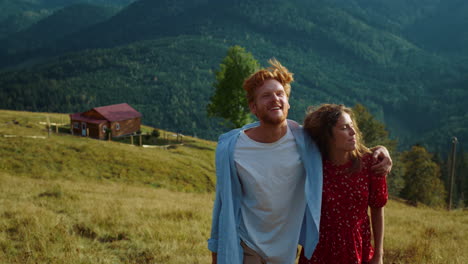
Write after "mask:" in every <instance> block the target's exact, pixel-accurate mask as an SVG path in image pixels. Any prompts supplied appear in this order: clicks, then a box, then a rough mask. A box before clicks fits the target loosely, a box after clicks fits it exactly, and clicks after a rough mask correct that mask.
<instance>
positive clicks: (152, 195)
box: [0, 110, 468, 264]
mask: <svg viewBox="0 0 468 264" xmlns="http://www.w3.org/2000/svg"><path fill="white" fill-rule="evenodd" d="M46 116H49V119H50V121H51V122H64V120H67V119H66V116H65V115H61V114H47V113H30V112H15V111H3V110H2V111H0V154H1V157H2V158H1V159H0V204H2V206H1V207H0V249H1V250H0V263H11V264H14V263H18V264H19V263H21V264H29V263H31V264H32V263H51V264H59V263H60V264H62V263H70V264H79V263H97V264H101V263H102V264H104V263H109V264H110V263H112V264H116V263H122V264H123V263H125V264H133V263H134V264H142V263H148V264H149V263H153V264H156V263H165V264H180V263H200V264H202V263H209V261H210V254H209V252H208V250H207V248H206V240H207V238H208V237H209V232H210V225H211V209H212V204H213V197H214V194H213V192H212V191H213V188H214V187H213V183H214V179H213V177H214V168H213V163H214V162H213V158H214V157H213V152H214V147H215V143H213V142H208V141H202V140H198V139H193V138H188V139H187V140H186V142H187V143H185V144H184V145H183V146H177V147H176V148H172V149H168V150H162V149H144V148H139V147H132V146H129V145H125V144H122V143H116V142H107V141H98V140H92V139H87V138H81V137H76V136H71V135H65V134H63V135H56V134H52V135H51V137H50V138H45V139H33V138H26V137H16V138H11V137H4V135H12V134H16V135H18V136H32V135H36V136H45V137H47V133H46V131H44V126H43V125H41V124H38V122H43V121H45V120H46ZM145 129H149V128H145ZM467 224H468V212H467V211H453V212H450V213H448V212H446V211H444V210H436V209H429V208H425V207H417V208H416V207H410V206H407V205H405V204H404V203H403V202H401V201H396V200H390V201H389V203H388V205H387V207H386V236H385V263H394V264H407V263H428V264H439V263H440V264H446V263H451V264H462V263H467V261H468V252H467V251H466V248H467V247H468V239H466V237H468V230H467V229H466V225H467Z"/></svg>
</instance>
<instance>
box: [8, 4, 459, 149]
mask: <svg viewBox="0 0 468 264" xmlns="http://www.w3.org/2000/svg"><path fill="white" fill-rule="evenodd" d="M455 1H456V0H448V1H444V2H442V1H436V0H425V1H424V3H425V4H427V5H422V4H417V2H415V1H410V0H398V1H392V2H386V1H365V0H353V1H351V0H350V1H338V0H334V1H321V0H308V1H305V0H292V1H267V0H257V1H253V0H237V1H234V0H224V1H214V0H196V1H188V0H176V1H169V0H162V1H152V0H140V1H137V2H134V3H132V4H130V5H129V6H127V7H126V8H125V9H123V10H121V11H120V12H119V13H117V14H116V15H114V16H112V17H110V18H109V19H107V20H105V21H103V22H101V23H95V24H93V25H91V26H89V27H86V28H83V29H82V30H77V31H75V32H74V33H71V34H69V35H64V36H62V37H61V38H57V39H56V40H55V41H53V43H52V44H50V45H47V47H46V48H41V49H36V50H32V51H31V50H28V51H26V52H25V53H23V54H18V55H15V56H10V57H6V58H5V57H4V58H3V59H2V60H3V61H4V62H7V63H8V61H10V62H15V63H18V62H21V63H23V65H31V64H28V63H27V62H28V61H29V62H31V61H32V62H34V60H35V59H36V58H37V57H50V58H53V59H52V60H50V61H49V62H45V63H40V64H37V65H35V66H31V67H29V68H24V69H17V70H13V69H12V68H10V69H8V68H4V69H3V73H1V74H0V87H2V90H0V94H1V96H2V98H8V100H4V101H2V102H1V104H0V107H1V108H8V109H29V110H35V111H38V110H41V111H42V110H47V111H62V112H64V111H78V110H83V108H85V109H86V108H87V107H89V106H94V105H103V104H110V103H118V102H122V100H126V101H128V102H129V103H131V104H136V105H137V107H136V108H137V110H139V111H141V112H142V113H143V115H144V118H147V120H149V124H152V125H155V126H158V127H161V128H167V129H171V130H174V131H178V132H182V133H186V134H197V135H198V136H201V137H205V138H210V139H214V138H215V137H216V135H218V134H219V133H221V132H222V131H224V130H226V128H223V127H219V126H218V124H217V120H211V119H208V117H207V116H206V111H205V109H206V104H207V102H208V100H209V97H210V95H211V94H212V93H213V88H212V83H213V81H214V71H216V69H218V64H219V63H220V62H221V60H222V58H223V57H224V55H225V52H226V50H227V48H228V47H229V46H232V45H241V46H243V47H245V48H246V49H247V50H248V51H250V52H252V53H253V55H254V56H255V57H256V58H257V59H258V60H259V61H260V62H261V64H262V65H266V60H267V59H269V58H271V57H276V58H278V59H279V60H280V61H281V62H282V63H284V65H286V66H287V67H288V68H289V69H290V70H291V71H292V72H294V73H295V78H296V82H295V83H293V92H292V96H291V105H292V109H291V111H290V115H291V118H293V119H296V120H298V121H301V120H302V118H303V115H304V112H305V109H306V108H307V106H308V105H311V104H319V103H322V102H335V103H345V104H347V105H354V104H355V103H357V102H359V103H362V104H364V105H365V106H366V107H367V108H369V109H370V110H371V112H372V113H373V114H374V115H375V116H376V117H377V118H378V119H380V120H382V121H384V122H385V123H386V124H387V127H388V128H389V130H390V132H391V135H392V136H393V137H395V138H398V139H399V141H400V143H401V145H402V146H403V147H406V146H408V145H411V144H415V143H421V142H420V141H421V140H424V142H422V143H424V144H428V146H429V148H430V149H432V150H437V151H444V150H445V149H446V146H445V144H444V143H443V142H444V140H448V141H450V137H451V135H452V134H453V135H458V136H459V139H464V138H467V135H468V133H467V132H466V126H465V124H464V123H460V122H456V121H450V120H463V117H464V115H465V112H466V111H464V110H463V103H462V102H463V100H466V99H468V98H467V96H468V95H467V89H466V87H467V84H468V82H467V80H468V79H467V76H466V70H467V68H468V67H467V64H466V58H468V56H467V54H466V53H465V52H464V50H463V49H462V50H460V52H459V53H457V54H458V56H453V54H450V55H448V54H447V53H446V52H444V51H442V50H440V52H439V51H438V52H434V49H432V48H429V46H428V45H422V42H421V41H422V40H423V39H424V38H423V37H422V36H423V35H424V34H423V33H422V30H419V29H417V28H419V27H420V25H422V24H421V21H424V20H425V19H429V18H430V17H432V16H434V14H437V13H447V12H446V11H443V7H447V8H448V6H449V5H451V4H452V3H455ZM259 6H261V7H262V8H258V7H259ZM408 7H418V8H415V9H414V10H413V9H410V8H408ZM447 10H452V9H447ZM386 12H387V13H386ZM455 16H456V18H453V19H454V20H456V21H461V22H463V21H464V20H463V18H464V16H463V12H459V13H456V15H455ZM433 23H437V21H434V22H433ZM441 27H442V25H441ZM457 30H458V31H460V33H459V34H458V35H457V34H455V36H456V37H460V38H456V39H454V40H453V42H454V43H457V42H460V43H464V42H463V41H464V40H463V36H464V35H463V34H464V31H461V27H459V28H456V29H454V32H458V31H457ZM441 31H444V30H441ZM409 36H412V37H409ZM66 53H68V54H67V55H64V54H66ZM36 63H37V62H36ZM4 66H10V67H11V66H13V64H10V65H8V64H6V65H4ZM47 94H50V96H46V95H47ZM461 142H464V140H461Z"/></svg>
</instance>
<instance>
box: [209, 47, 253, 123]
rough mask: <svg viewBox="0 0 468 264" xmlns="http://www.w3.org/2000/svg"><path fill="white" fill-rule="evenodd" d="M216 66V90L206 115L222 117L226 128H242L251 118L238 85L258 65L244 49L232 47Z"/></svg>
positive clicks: (244, 97) (240, 86) (242, 91)
mask: <svg viewBox="0 0 468 264" xmlns="http://www.w3.org/2000/svg"><path fill="white" fill-rule="evenodd" d="M219 67H220V69H219V70H218V71H217V72H216V82H215V83H214V87H215V89H216V90H215V93H214V95H213V96H212V97H211V100H210V103H209V104H208V107H207V111H208V114H209V115H210V116H214V117H221V118H223V119H224V120H225V121H226V123H227V124H226V125H228V126H231V127H240V126H243V125H245V124H246V123H248V122H250V121H251V115H250V111H249V107H248V104H247V99H246V96H245V92H244V90H243V89H242V84H243V83H244V80H245V79H246V78H247V77H248V76H249V75H251V74H252V73H253V72H255V71H256V70H257V69H258V68H259V63H258V62H257V60H255V58H254V57H253V56H252V54H251V53H249V52H246V51H245V49H244V48H242V47H240V46H233V47H230V48H229V50H228V52H227V56H226V57H225V58H224V60H223V62H222V63H221V64H220V65H219Z"/></svg>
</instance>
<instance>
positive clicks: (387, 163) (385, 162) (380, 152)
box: [371, 146, 393, 175]
mask: <svg viewBox="0 0 468 264" xmlns="http://www.w3.org/2000/svg"><path fill="white" fill-rule="evenodd" d="M372 151H373V153H372V158H374V160H378V161H379V163H377V164H375V165H374V166H372V168H371V169H372V171H373V172H374V173H375V174H377V175H387V174H389V173H390V171H391V170H392V165H393V163H392V158H391V157H390V153H389V152H388V150H387V148H386V147H384V146H377V147H375V148H373V149H372Z"/></svg>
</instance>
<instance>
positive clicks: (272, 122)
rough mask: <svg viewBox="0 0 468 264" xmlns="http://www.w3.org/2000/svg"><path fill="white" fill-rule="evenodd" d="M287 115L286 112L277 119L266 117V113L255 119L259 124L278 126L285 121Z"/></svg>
mask: <svg viewBox="0 0 468 264" xmlns="http://www.w3.org/2000/svg"><path fill="white" fill-rule="evenodd" d="M287 114H288V113H287V112H286V113H285V112H283V114H282V115H281V116H279V117H271V116H270V115H268V113H264V114H261V115H259V116H257V118H258V119H259V120H260V122H263V123H265V124H268V125H279V124H282V123H283V122H284V120H286V116H287Z"/></svg>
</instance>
